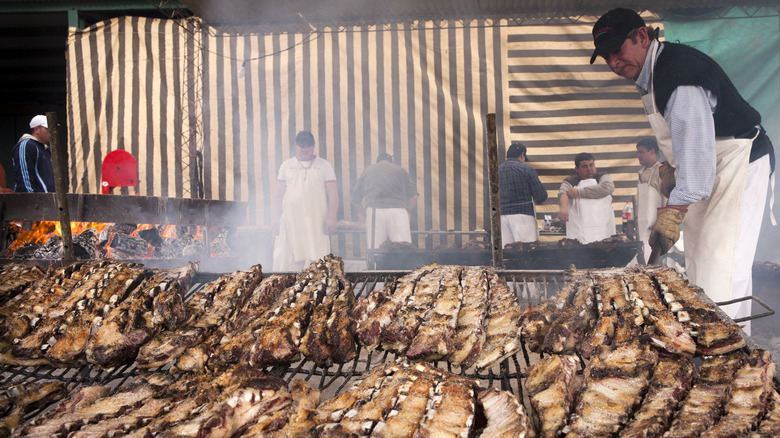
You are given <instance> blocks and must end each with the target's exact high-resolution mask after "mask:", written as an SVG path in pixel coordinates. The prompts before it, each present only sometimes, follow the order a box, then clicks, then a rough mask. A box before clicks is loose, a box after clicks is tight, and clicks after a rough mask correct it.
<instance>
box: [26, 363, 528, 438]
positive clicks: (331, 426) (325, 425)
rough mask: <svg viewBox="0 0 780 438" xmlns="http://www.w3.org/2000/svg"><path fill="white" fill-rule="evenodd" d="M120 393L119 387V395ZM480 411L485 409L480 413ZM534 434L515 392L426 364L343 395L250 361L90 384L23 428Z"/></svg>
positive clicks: (43, 432)
mask: <svg viewBox="0 0 780 438" xmlns="http://www.w3.org/2000/svg"><path fill="white" fill-rule="evenodd" d="M112 392H113V394H112ZM477 416H478V417H479V418H476V417H477ZM477 428H479V429H480V430H482V435H481V436H484V437H498V438H500V437H523V436H533V429H531V428H530V423H529V417H528V416H527V415H526V414H525V411H524V409H523V407H522V405H520V404H519V403H518V401H517V398H516V397H515V396H514V395H512V394H511V393H507V392H504V391H498V390H495V389H489V390H480V389H479V388H478V386H477V382H475V381H473V380H470V379H466V378H463V377H460V376H458V375H455V374H450V373H447V372H444V371H442V370H439V369H436V368H430V367H427V366H425V365H422V364H417V365H410V364H408V363H405V362H388V363H385V364H382V365H380V366H377V367H376V368H374V370H373V371H372V372H371V373H369V374H367V375H365V376H364V377H363V378H362V379H361V380H359V381H357V382H355V383H354V385H353V386H352V388H351V389H350V390H348V391H347V392H344V393H342V394H341V395H340V396H338V397H336V398H334V399H331V400H329V401H326V402H323V403H320V393H319V391H317V390H316V389H312V388H311V387H309V385H308V384H307V383H306V382H305V381H303V380H300V379H297V380H293V381H292V382H291V383H290V385H289V387H288V385H287V384H286V383H285V382H284V381H283V380H281V379H278V378H276V377H271V376H268V375H265V374H263V373H262V372H261V371H259V370H256V369H254V368H251V367H246V366H241V365H239V366H235V367H232V368H230V369H229V370H227V371H225V372H222V373H216V374H213V375H212V374H189V375H184V376H183V377H181V378H178V379H177V378H174V377H173V376H171V375H170V374H161V373H154V374H148V375H144V376H141V377H139V378H138V379H136V380H135V381H134V382H132V383H130V384H126V385H124V386H123V387H120V388H118V389H117V390H115V391H110V390H109V388H108V387H105V386H89V387H81V388H78V389H77V390H75V391H74V392H73V394H72V395H71V396H70V397H69V398H67V399H66V400H64V401H63V402H62V403H60V404H59V405H57V406H55V407H54V408H53V409H51V410H49V411H47V412H46V413H44V414H42V415H39V416H38V417H37V418H35V419H34V420H33V421H32V422H30V423H28V424H24V425H22V426H21V427H18V428H17V429H15V430H14V436H26V437H47V438H49V437H52V436H71V437H74V438H75V437H97V436H101V437H111V436H119V435H122V436H129V437H149V436H166V437H185V436H186V437H195V436H198V437H229V436H233V437H269V438H272V437H280V438H281V437H309V436H320V437H349V436H369V435H371V436H377V437H412V436H451V437H467V436H473V435H470V434H471V433H472V432H475V431H476V430H477Z"/></svg>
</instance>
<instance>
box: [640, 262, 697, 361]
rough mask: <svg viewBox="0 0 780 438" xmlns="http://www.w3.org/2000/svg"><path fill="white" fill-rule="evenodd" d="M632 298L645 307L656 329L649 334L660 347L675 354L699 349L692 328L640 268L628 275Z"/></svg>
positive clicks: (644, 312)
mask: <svg viewBox="0 0 780 438" xmlns="http://www.w3.org/2000/svg"><path fill="white" fill-rule="evenodd" d="M626 284H627V287H628V290H629V298H630V299H631V300H633V302H634V303H635V304H636V305H637V307H638V308H640V309H641V311H642V316H643V318H644V320H645V324H648V323H649V324H650V325H651V327H652V330H648V331H647V334H648V336H650V340H651V341H652V342H653V345H655V346H656V347H659V348H662V349H663V350H665V351H667V352H668V353H671V354H678V355H681V356H684V357H692V356H693V354H694V353H695V352H696V343H695V342H694V340H693V338H692V337H691V335H690V333H689V332H688V330H686V329H685V327H684V326H683V324H682V323H681V322H680V321H678V320H677V319H676V318H675V316H674V314H673V313H672V312H670V311H669V310H668V309H667V308H666V306H664V304H663V302H662V301H661V299H660V298H659V296H658V294H657V292H656V291H655V287H654V285H653V282H652V280H651V279H650V277H648V276H647V275H646V274H645V273H644V271H643V270H637V271H635V272H632V273H631V274H629V275H628V276H627V278H626Z"/></svg>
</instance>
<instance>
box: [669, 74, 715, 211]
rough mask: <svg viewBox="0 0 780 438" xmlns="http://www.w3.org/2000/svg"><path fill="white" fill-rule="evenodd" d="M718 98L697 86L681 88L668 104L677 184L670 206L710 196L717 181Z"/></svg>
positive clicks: (674, 93)
mask: <svg viewBox="0 0 780 438" xmlns="http://www.w3.org/2000/svg"><path fill="white" fill-rule="evenodd" d="M717 103H718V101H717V98H716V97H715V96H714V95H713V94H712V93H711V92H710V91H709V90H705V89H704V88H702V87H697V86H687V85H686V86H680V87H677V88H676V89H675V90H674V92H672V95H671V96H670V97H669V102H668V103H667V104H666V112H665V114H664V119H665V120H666V123H667V124H668V125H669V129H670V130H671V135H672V150H673V152H674V164H675V167H676V168H677V185H676V186H675V188H674V190H672V193H671V194H670V196H669V203H668V204H669V205H688V204H693V203H694V202H697V201H701V200H703V199H707V198H708V197H709V196H710V193H711V192H712V186H713V183H714V182H715V169H716V155H717V154H716V150H715V119H714V117H713V113H714V111H715V106H716V105H717Z"/></svg>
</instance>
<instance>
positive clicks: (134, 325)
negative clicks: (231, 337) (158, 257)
mask: <svg viewBox="0 0 780 438" xmlns="http://www.w3.org/2000/svg"><path fill="white" fill-rule="evenodd" d="M196 269H197V265H196V264H192V263H190V264H188V265H187V266H186V267H184V268H181V269H169V270H155V271H152V272H151V276H150V277H148V278H146V280H144V282H143V283H142V284H141V285H140V286H139V287H138V288H136V289H135V290H133V291H132V292H131V293H130V294H129V295H128V296H127V298H126V299H125V300H123V301H121V303H119V305H118V306H116V307H115V308H113V309H112V310H110V311H109V312H108V314H107V315H106V316H105V317H104V318H103V321H102V322H101V323H100V324H99V325H97V326H96V327H93V333H92V336H91V337H90V338H89V341H88V343H87V346H86V358H87V361H89V362H90V363H94V364H96V365H100V366H103V367H110V366H117V365H121V364H124V363H129V362H132V361H133V360H135V358H136V356H137V355H138V350H139V349H140V347H141V345H142V344H144V343H145V342H146V341H148V340H149V339H150V338H151V337H152V336H154V335H155V334H156V333H158V332H159V331H160V330H162V329H163V327H173V326H176V325H178V324H179V323H180V322H181V321H182V320H183V319H184V317H186V309H185V307H184V304H183V302H181V300H173V299H171V298H170V297H172V296H178V297H180V298H181V297H183V294H184V291H186V290H187V289H188V288H189V287H190V284H191V282H192V277H193V275H194V273H195V271H196ZM160 296H166V297H167V298H165V299H164V301H165V302H166V303H167V305H166V311H165V312H163V311H162V310H161V307H160V306H159V305H158V306H155V302H156V301H155V300H156V299H157V298H158V297H160ZM109 301H110V299H109ZM174 302H176V303H179V304H178V305H175V306H174V305H173V303H174ZM155 312H156V313H155Z"/></svg>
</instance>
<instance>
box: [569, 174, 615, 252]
mask: <svg viewBox="0 0 780 438" xmlns="http://www.w3.org/2000/svg"><path fill="white" fill-rule="evenodd" d="M595 185H598V183H597V182H596V180H595V179H593V178H590V179H584V180H582V181H580V182H579V184H577V186H576V187H575V188H576V189H578V190H581V189H583V188H585V187H589V186H595ZM613 234H615V212H614V211H613V210H612V196H611V195H607V196H605V197H603V198H599V199H588V198H583V197H581V196H578V197H576V198H573V199H570V200H569V221H568V222H567V223H566V237H567V238H569V239H577V240H579V241H580V243H582V244H587V243H590V242H596V241H598V240H604V239H606V238H608V237H610V236H612V235H613Z"/></svg>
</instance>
